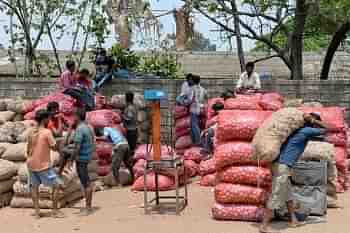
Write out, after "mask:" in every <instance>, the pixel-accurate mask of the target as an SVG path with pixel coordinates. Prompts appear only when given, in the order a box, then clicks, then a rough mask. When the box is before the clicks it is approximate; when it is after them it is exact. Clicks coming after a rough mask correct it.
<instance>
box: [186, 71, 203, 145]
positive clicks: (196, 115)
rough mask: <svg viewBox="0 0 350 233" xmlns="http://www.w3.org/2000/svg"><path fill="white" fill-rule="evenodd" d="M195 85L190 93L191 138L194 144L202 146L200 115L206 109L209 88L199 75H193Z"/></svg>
mask: <svg viewBox="0 0 350 233" xmlns="http://www.w3.org/2000/svg"><path fill="white" fill-rule="evenodd" d="M192 82H193V86H192V87H191V93H190V94H189V98H188V99H190V100H192V102H191V105H190V113H191V138H192V143H193V144H194V145H197V146H200V144H201V128H200V115H201V113H202V112H203V110H204V107H205V104H206V102H207V100H208V94H207V90H205V89H204V88H203V87H202V86H201V85H200V82H201V77H200V76H199V75H193V76H192Z"/></svg>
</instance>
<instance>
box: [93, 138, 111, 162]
mask: <svg viewBox="0 0 350 233" xmlns="http://www.w3.org/2000/svg"><path fill="white" fill-rule="evenodd" d="M112 148H113V144H112V143H110V142H106V141H97V142H96V154H97V156H98V157H99V158H111V157H112V150H113V149H112Z"/></svg>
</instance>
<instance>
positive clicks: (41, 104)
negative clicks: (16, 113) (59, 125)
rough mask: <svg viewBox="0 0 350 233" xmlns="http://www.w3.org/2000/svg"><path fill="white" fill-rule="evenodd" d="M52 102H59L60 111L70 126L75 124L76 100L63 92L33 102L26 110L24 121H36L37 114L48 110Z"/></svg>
mask: <svg viewBox="0 0 350 233" xmlns="http://www.w3.org/2000/svg"><path fill="white" fill-rule="evenodd" d="M50 102H57V103H58V104H59V105H60V107H59V111H60V113H61V114H62V115H63V117H64V119H65V120H66V122H67V123H68V124H72V123H73V113H74V110H75V107H76V106H75V100H74V99H73V98H71V97H70V96H68V95H65V94H63V93H61V92H54V93H52V94H50V95H48V96H45V97H42V98H40V99H37V100H34V101H32V102H31V103H30V104H28V105H27V106H26V108H25V109H24V111H23V113H24V119H25V120H34V117H35V113H36V112H37V111H38V110H40V109H46V107H47V104H48V103H50Z"/></svg>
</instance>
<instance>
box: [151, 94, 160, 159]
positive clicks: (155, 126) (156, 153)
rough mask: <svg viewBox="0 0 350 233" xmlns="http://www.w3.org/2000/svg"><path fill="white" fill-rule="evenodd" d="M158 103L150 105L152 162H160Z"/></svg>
mask: <svg viewBox="0 0 350 233" xmlns="http://www.w3.org/2000/svg"><path fill="white" fill-rule="evenodd" d="M160 115H161V114H160V102H159V101H155V102H153V103H152V139H153V160H156V161H160V158H161V141H160V136H161V135H160V127H161V126H160V124H161V122H160Z"/></svg>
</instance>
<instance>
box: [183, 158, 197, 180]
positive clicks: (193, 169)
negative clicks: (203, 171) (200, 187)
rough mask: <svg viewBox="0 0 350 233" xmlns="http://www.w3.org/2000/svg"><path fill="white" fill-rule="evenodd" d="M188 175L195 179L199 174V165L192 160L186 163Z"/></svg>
mask: <svg viewBox="0 0 350 233" xmlns="http://www.w3.org/2000/svg"><path fill="white" fill-rule="evenodd" d="M184 165H185V169H186V173H187V176H188V177H195V176H196V175H198V173H199V165H198V164H196V163H195V162H194V161H192V160H185V161H184Z"/></svg>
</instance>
